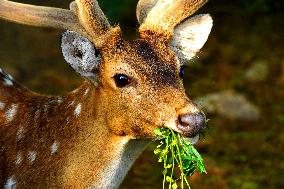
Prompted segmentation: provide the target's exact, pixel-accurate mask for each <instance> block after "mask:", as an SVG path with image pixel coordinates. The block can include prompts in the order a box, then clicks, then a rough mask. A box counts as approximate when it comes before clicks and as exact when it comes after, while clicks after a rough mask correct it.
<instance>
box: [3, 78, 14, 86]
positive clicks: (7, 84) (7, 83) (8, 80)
mask: <svg viewBox="0 0 284 189" xmlns="http://www.w3.org/2000/svg"><path fill="white" fill-rule="evenodd" d="M3 84H4V85H5V86H13V81H11V80H10V79H8V78H5V79H4V83H3Z"/></svg>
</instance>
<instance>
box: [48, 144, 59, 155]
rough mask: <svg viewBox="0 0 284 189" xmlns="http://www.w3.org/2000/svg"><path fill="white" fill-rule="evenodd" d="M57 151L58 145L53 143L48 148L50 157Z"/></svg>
mask: <svg viewBox="0 0 284 189" xmlns="http://www.w3.org/2000/svg"><path fill="white" fill-rule="evenodd" d="M57 150H58V143H57V142H56V141H55V142H54V143H53V144H52V145H51V146H50V152H51V155H53V154H55V152H57Z"/></svg>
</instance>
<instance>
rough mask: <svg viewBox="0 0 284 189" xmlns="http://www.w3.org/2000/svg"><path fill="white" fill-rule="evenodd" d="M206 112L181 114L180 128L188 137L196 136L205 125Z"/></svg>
mask: <svg viewBox="0 0 284 189" xmlns="http://www.w3.org/2000/svg"><path fill="white" fill-rule="evenodd" d="M205 119H206V118H205V115H204V113H201V112H200V113H196V114H185V115H180V116H179V124H178V129H180V130H181V131H182V132H183V133H184V135H186V136H188V137H194V136H196V135H197V134H199V133H200V132H201V131H202V130H203V129H204V127H205Z"/></svg>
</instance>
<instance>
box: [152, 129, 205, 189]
mask: <svg viewBox="0 0 284 189" xmlns="http://www.w3.org/2000/svg"><path fill="white" fill-rule="evenodd" d="M154 132H155V134H156V135H157V136H158V137H159V139H160V144H159V145H158V146H157V148H156V149H155V150H154V153H155V154H156V155H157V156H158V162H160V163H163V171H162V173H163V175H164V179H163V189H164V188H165V187H166V183H168V186H169V189H176V188H178V185H180V187H181V188H182V189H183V188H184V185H186V186H187V187H188V188H190V186H189V182H188V180H187V178H188V176H191V175H193V173H194V172H196V171H198V172H199V173H206V169H205V167H204V165H203V159H202V157H201V156H200V154H199V153H198V151H197V150H196V149H195V148H194V146H193V145H192V144H191V142H190V141H189V140H188V139H186V138H183V137H182V136H181V135H180V134H179V133H176V132H174V131H173V130H172V129H169V128H157V129H155V131H154ZM175 167H176V168H178V169H179V170H180V176H179V177H175V176H174V172H175Z"/></svg>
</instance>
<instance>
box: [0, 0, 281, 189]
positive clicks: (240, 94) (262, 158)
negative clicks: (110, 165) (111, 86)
mask: <svg viewBox="0 0 284 189" xmlns="http://www.w3.org/2000/svg"><path fill="white" fill-rule="evenodd" d="M20 2H26V3H31V4H37V5H45V6H55V7H64V8H68V4H69V2H70V1H69V0H46V1H44V0H41V1H39V0H29V1H28V0H26V1H24V0H22V1H20ZM99 3H100V5H101V6H102V9H103V10H104V11H105V13H106V14H107V16H108V18H109V19H110V21H111V23H112V24H118V23H119V24H120V25H121V27H122V28H123V30H124V35H125V37H127V38H134V37H135V36H137V33H136V31H137V27H138V23H137V22H136V18H135V6H136V3H137V1H134V0H108V1H102V0H101V1H99ZM199 12H200V13H210V14H211V15H212V16H213V18H214V27H213V30H212V33H211V35H210V37H209V40H208V42H207V43H206V44H205V46H204V48H203V49H202V51H201V52H200V53H199V54H198V58H197V59H195V60H194V61H192V62H191V63H190V64H189V65H188V67H187V68H186V78H185V80H184V82H185V86H186V89H187V92H188V93H189V96H190V97H191V98H192V99H197V101H198V103H199V104H200V105H201V106H203V107H204V110H205V111H206V112H207V115H208V117H209V118H210V119H211V120H210V124H211V129H210V130H209V132H208V133H209V134H208V135H206V137H205V139H204V140H202V141H201V142H199V144H198V145H197V149H198V150H199V151H200V153H201V154H202V155H203V157H204V159H205V164H206V167H207V171H208V174H207V175H198V174H196V175H194V176H193V177H192V178H191V186H192V188H196V189H197V188H198V189H207V188H210V189H221V188H222V189H226V188H229V189H256V188H259V189H264V188H265V189H266V188H270V189H274V188H275V189H281V188H284V154H283V150H284V132H283V127H284V98H283V97H284V88H283V86H284V45H283V44H284V2H283V1H275V0H274V1H273V0H239V1H232V0H215V1H213V0H211V1H210V2H209V3H207V4H206V5H205V6H204V7H203V8H202V9H201V10H200V11H199ZM61 33H62V31H58V30H55V29H46V28H34V27H28V26H22V25H16V24H13V23H7V22H4V21H0V67H2V68H3V69H4V70H5V71H7V72H8V73H10V74H11V75H12V76H13V77H14V78H15V79H16V80H17V81H19V82H21V83H23V84H24V85H26V86H28V87H29V88H30V89H32V90H34V91H37V92H41V93H46V94H56V95H60V94H64V93H66V92H67V91H70V90H71V89H74V88H75V87H77V86H78V85H79V84H80V83H81V82H82V79H81V78H80V77H78V76H77V75H76V74H75V73H74V72H73V71H72V70H71V68H69V66H68V65H67V64H66V63H65V62H64V60H63V57H62V55H61V50H60V35H61ZM155 145H156V144H153V145H151V146H150V147H149V148H148V149H147V150H146V151H145V152H144V153H143V155H142V156H141V157H140V158H139V159H138V160H137V162H136V164H135V165H134V166H133V168H132V169H131V171H130V172H129V174H128V176H127V178H126V179H125V181H124V183H123V184H122V186H121V188H122V189H127V188H129V189H130V188H134V187H135V188H136V189H140V188H141V189H142V188H143V189H144V188H149V189H150V188H157V189H158V188H161V187H162V175H161V170H162V168H161V167H160V165H159V164H158V163H156V157H155V156H154V155H153V153H152V151H153V149H154V147H155Z"/></svg>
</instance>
